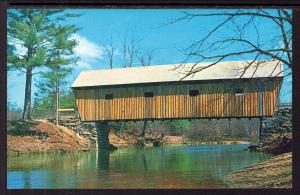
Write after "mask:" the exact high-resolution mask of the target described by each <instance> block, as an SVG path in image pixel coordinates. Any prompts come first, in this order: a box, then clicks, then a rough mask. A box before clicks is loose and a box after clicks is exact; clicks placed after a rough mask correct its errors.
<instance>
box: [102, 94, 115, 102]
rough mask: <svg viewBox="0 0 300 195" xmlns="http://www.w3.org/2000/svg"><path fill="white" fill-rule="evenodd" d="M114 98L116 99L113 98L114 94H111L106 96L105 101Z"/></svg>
mask: <svg viewBox="0 0 300 195" xmlns="http://www.w3.org/2000/svg"><path fill="white" fill-rule="evenodd" d="M113 98H114V96H113V94H112V93H110V94H105V96H104V99H106V100H112V99H113Z"/></svg>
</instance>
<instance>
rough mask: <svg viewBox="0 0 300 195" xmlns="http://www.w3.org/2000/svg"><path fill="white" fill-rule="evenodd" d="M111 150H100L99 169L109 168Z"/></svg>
mask: <svg viewBox="0 0 300 195" xmlns="http://www.w3.org/2000/svg"><path fill="white" fill-rule="evenodd" d="M110 152H111V151H109V150H98V169H99V170H108V169H109V154H110Z"/></svg>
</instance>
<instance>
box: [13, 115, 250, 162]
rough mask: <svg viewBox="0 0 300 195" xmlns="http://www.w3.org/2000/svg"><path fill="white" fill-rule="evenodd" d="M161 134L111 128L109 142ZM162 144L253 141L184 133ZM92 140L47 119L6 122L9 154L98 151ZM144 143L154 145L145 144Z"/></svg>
mask: <svg viewBox="0 0 300 195" xmlns="http://www.w3.org/2000/svg"><path fill="white" fill-rule="evenodd" d="M155 137H160V135H157V136H154V135H146V136H145V137H144V138H143V137H137V136H134V135H123V136H119V135H118V134H116V133H115V131H114V129H111V131H110V134H109V140H110V143H111V144H112V145H114V146H116V147H117V148H124V147H130V146H133V145H136V144H137V140H138V139H148V138H155ZM160 141H161V142H162V144H163V145H170V144H176V145H178V144H188V145H229V144H250V142H247V141H233V140H223V141H222V140H219V141H197V142H195V141H192V140H188V139H186V138H184V137H182V136H171V135H164V136H163V138H162V139H160ZM94 145H95V144H92V143H91V141H90V140H89V139H87V138H85V137H82V136H80V135H79V134H78V133H76V132H75V131H74V130H71V129H69V128H67V127H64V126H60V125H55V124H53V123H49V122H47V121H45V120H36V121H8V122H7V154H8V156H12V155H16V154H23V153H38V152H74V151H87V150H95V149H97V148H95V146H94ZM145 146H153V143H146V144H145Z"/></svg>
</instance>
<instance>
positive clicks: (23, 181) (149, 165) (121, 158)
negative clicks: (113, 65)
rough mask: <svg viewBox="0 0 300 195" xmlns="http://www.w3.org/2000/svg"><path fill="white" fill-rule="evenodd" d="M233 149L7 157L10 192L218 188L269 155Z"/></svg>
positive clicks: (170, 148)
mask: <svg viewBox="0 0 300 195" xmlns="http://www.w3.org/2000/svg"><path fill="white" fill-rule="evenodd" d="M243 147H246V146H240V145H234V146H166V147H155V148H152V147H150V148H126V149H119V150H116V151H113V152H109V151H105V150H101V151H98V152H97V151H95V152H77V153H65V154H30V155H21V156H17V157H10V158H8V161H7V165H8V174H7V176H8V178H7V179H8V188H10V189H12V188H50V189H51V188H54V189H55V188H68V189H72V188H96V189H97V188H125V189H127V188H221V187H226V186H225V183H224V176H225V175H227V174H229V173H231V172H233V171H236V170H238V169H240V168H243V167H245V166H247V165H249V164H251V163H255V162H259V161H262V160H264V159H267V158H269V157H270V156H269V155H267V154H263V153H254V152H247V151H243Z"/></svg>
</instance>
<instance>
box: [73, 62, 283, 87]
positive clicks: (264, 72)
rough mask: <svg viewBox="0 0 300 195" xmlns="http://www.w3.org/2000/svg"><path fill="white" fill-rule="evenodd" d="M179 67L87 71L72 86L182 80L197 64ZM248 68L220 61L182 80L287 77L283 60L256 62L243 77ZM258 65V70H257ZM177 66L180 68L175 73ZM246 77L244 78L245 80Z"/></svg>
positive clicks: (238, 63) (200, 66)
mask: <svg viewBox="0 0 300 195" xmlns="http://www.w3.org/2000/svg"><path fill="white" fill-rule="evenodd" d="M209 64H211V63H201V64H200V63H199V64H197V65H196V66H195V68H203V67H206V66H207V65H209ZM179 65H180V64H171V65H155V66H139V67H128V68H116V69H105V70H90V71H83V72H81V73H80V74H79V76H78V77H77V78H76V80H75V81H74V83H73V84H72V87H91V86H104V85H122V84H137V83H155V82H172V81H180V79H182V78H183V77H184V75H185V74H186V73H187V72H188V71H189V70H191V67H192V66H193V65H194V63H188V64H183V65H181V66H179ZM247 65H248V63H247V62H246V61H230V62H219V63H218V64H216V65H214V66H211V67H208V68H206V69H203V70H201V71H200V72H197V73H196V74H194V75H190V76H188V77H186V78H184V79H183V80H182V81H197V80H217V79H238V78H259V77H275V76H276V77H282V76H283V73H282V63H281V62H279V61H264V62H262V61H255V63H253V64H252V65H251V66H249V68H248V69H247V70H246V71H245V73H244V74H243V70H244V69H245V67H246V66H247ZM178 66H179V67H178ZM256 66H258V68H257V70H256V71H255V69H256ZM175 67H178V68H177V69H175V70H174V68H175ZM253 73H254V75H253ZM242 74H243V76H242V77H241V75H242ZM252 75H253V76H252Z"/></svg>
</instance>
